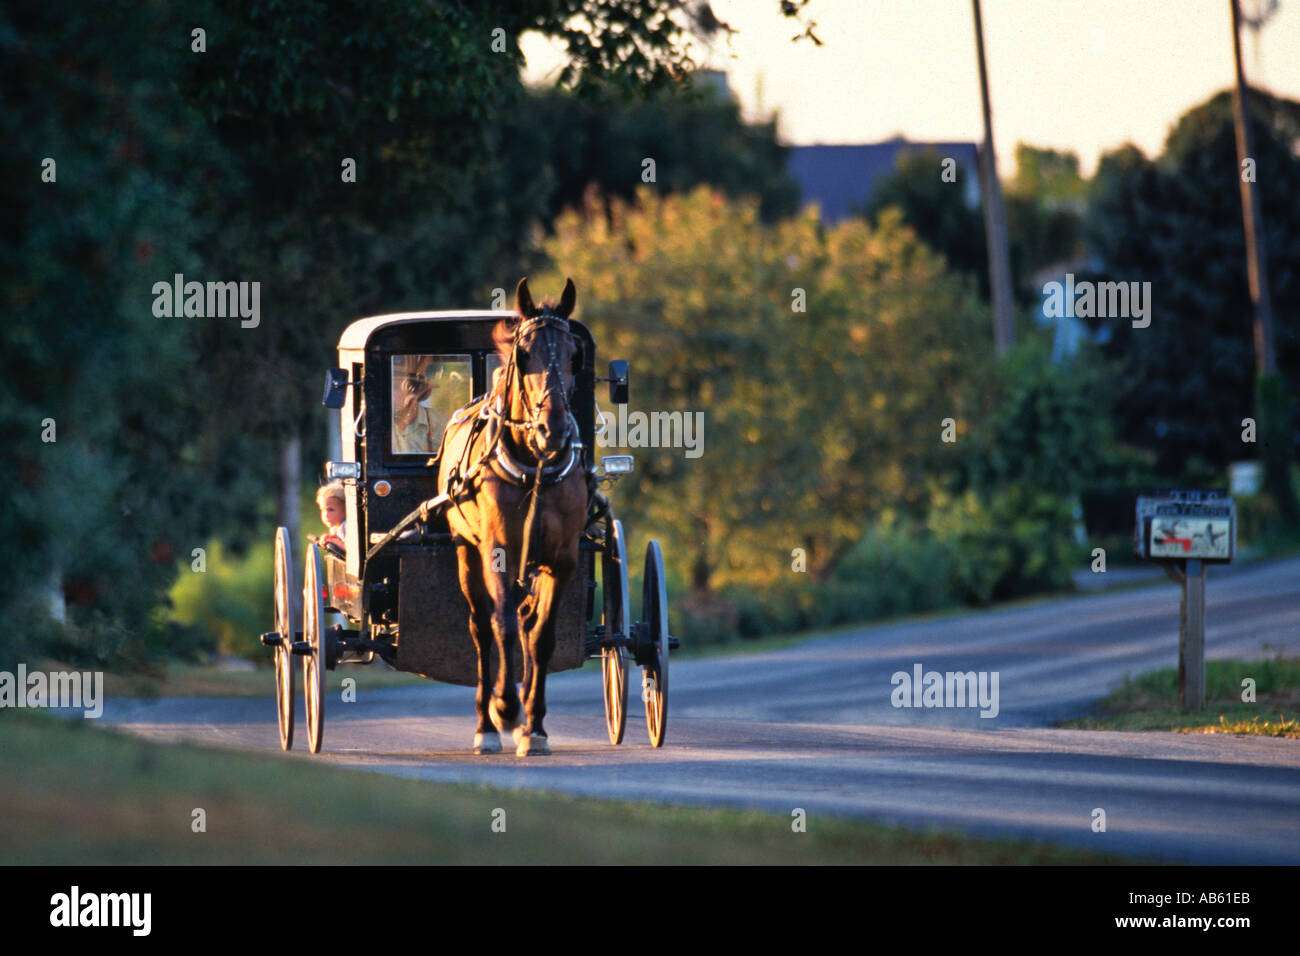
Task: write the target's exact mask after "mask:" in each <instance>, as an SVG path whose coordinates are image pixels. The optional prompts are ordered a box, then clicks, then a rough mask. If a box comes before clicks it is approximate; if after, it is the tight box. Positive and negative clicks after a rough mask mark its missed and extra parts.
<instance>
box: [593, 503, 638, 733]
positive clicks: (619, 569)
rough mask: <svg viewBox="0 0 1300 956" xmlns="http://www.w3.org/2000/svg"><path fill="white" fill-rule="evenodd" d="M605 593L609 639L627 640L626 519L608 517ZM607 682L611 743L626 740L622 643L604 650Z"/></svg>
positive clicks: (603, 573)
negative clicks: (624, 528) (624, 533)
mask: <svg viewBox="0 0 1300 956" xmlns="http://www.w3.org/2000/svg"><path fill="white" fill-rule="evenodd" d="M600 578H601V592H602V594H603V596H604V602H605V606H604V627H605V638H606V639H607V640H608V639H610V638H616V639H620V640H624V641H626V640H627V636H628V633H627V609H628V605H629V604H630V603H631V602H630V601H629V600H628V594H627V539H626V538H624V537H623V522H621V521H618V520H615V519H611V518H606V519H605V551H604V554H603V555H602V557H601V570H600ZM600 667H601V674H602V676H603V678H604V685H605V729H606V730H607V731H608V732H609V742H610V743H611V744H621V743H622V742H623V731H624V729H625V728H626V727H627V651H626V650H625V649H624V648H623V647H622V646H617V645H616V646H613V647H603V648H601V651H600Z"/></svg>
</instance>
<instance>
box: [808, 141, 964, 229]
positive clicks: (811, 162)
mask: <svg viewBox="0 0 1300 956" xmlns="http://www.w3.org/2000/svg"><path fill="white" fill-rule="evenodd" d="M927 149H932V150H934V151H935V152H937V153H938V154H939V155H940V156H951V157H953V158H954V159H956V160H957V166H958V167H959V168H960V169H961V175H963V176H969V177H970V180H968V181H971V182H974V183H978V181H979V174H978V172H977V169H978V167H977V165H976V148H975V144H974V143H914V142H911V141H909V140H905V139H891V140H886V141H885V142H883V143H862V144H859V145H850V146H792V147H791V148H790V174H791V175H792V176H794V178H795V180H796V181H797V182H798V183H799V187H800V189H802V190H803V201H804V203H805V204H807V203H811V202H816V203H818V204H820V206H821V211H822V219H824V220H825V221H826V222H828V223H834V222H838V221H839V220H841V219H843V218H844V217H846V216H848V215H849V213H850V212H851V211H852V208H853V207H854V206H859V205H862V204H863V203H865V202H866V201H867V199H868V198H869V197H870V196H871V192H872V190H873V189H874V188H875V184H876V182H877V181H878V180H880V179H882V178H884V177H886V176H888V175H890V174H891V173H892V172H893V171H894V169H895V168H896V167H897V166H898V159H899V157H900V156H902V155H903V154H905V153H911V152H921V151H924V150H927ZM975 195H978V191H976V193H975Z"/></svg>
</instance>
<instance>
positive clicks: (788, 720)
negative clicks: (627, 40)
mask: <svg viewBox="0 0 1300 956" xmlns="http://www.w3.org/2000/svg"><path fill="white" fill-rule="evenodd" d="M1178 595H1179V591H1178V588H1177V587H1176V586H1175V585H1173V584H1172V583H1170V584H1164V585H1159V586H1154V587H1143V588H1137V589H1133V590H1126V591H1122V592H1119V593H1105V594H1101V595H1096V596H1087V597H1078V598H1069V599H1059V600H1052V601H1047V602H1042V603H1036V604H1031V605H1027V606H1020V607H1011V608H1005V609H998V610H992V611H985V612H977V613H968V614H961V615H954V616H946V617H936V618H932V619H928V620H921V621H917V620H914V621H910V622H907V623H900V624H892V625H885V626H880V627H871V628H863V629H861V630H857V631H854V632H852V633H847V634H842V635H838V636H834V637H824V638H819V639H815V640H812V641H808V642H806V643H803V644H801V645H799V646H797V647H793V648H789V649H786V650H781V651H775V652H770V653H763V654H752V655H738V656H730V657H717V658H710V659H706V660H684V659H680V658H679V659H677V660H676V661H674V663H673V664H672V667H671V672H670V683H669V717H668V736H667V742H666V744H665V746H664V747H663V748H662V749H659V750H655V749H652V748H650V747H649V746H648V745H647V742H646V735H645V725H644V719H643V717H642V715H641V713H640V705H639V701H638V700H637V696H638V695H637V691H638V689H639V688H638V683H637V682H638V680H639V673H640V672H639V670H638V669H635V668H634V669H633V670H632V671H631V672H630V675H629V676H630V680H631V684H632V686H631V698H632V699H631V700H630V702H629V710H631V714H630V715H629V720H628V727H627V734H626V737H625V740H624V743H623V744H622V745H621V746H618V747H614V746H611V745H610V744H609V742H608V740H607V738H606V735H605V728H604V718H603V711H602V704H601V700H602V698H601V687H600V673H599V668H598V666H597V665H596V663H595V662H590V663H588V665H587V666H586V667H585V668H583V669H582V670H580V671H576V672H567V673H564V674H558V675H554V676H553V677H552V678H551V679H550V681H549V682H548V689H549V694H548V703H549V709H550V714H549V716H548V717H547V730H548V732H549V734H550V739H551V745H552V747H553V749H554V753H553V754H552V755H551V756H550V757H544V758H532V759H528V760H521V759H519V758H516V757H515V756H514V755H513V753H510V752H507V753H506V754H503V755H497V756H490V757H475V756H473V755H471V754H470V753H469V752H468V749H469V746H470V742H471V737H472V735H473V730H474V718H473V691H472V690H471V689H467V688H461V687H453V686H450V685H443V684H434V683H429V684H428V685H421V686H417V687H409V688H395V689H388V690H367V689H364V688H363V689H362V690H361V692H360V693H359V694H358V700H357V701H356V702H355V703H342V702H341V701H340V700H339V699H338V696H337V695H334V696H333V697H331V698H329V699H328V700H327V703H326V725H325V737H324V751H323V752H322V753H321V754H319V755H317V756H315V757H311V756H309V755H307V754H305V746H306V744H305V738H306V734H305V730H304V728H303V726H302V724H301V720H302V717H301V699H300V700H299V727H298V743H297V746H296V749H295V751H294V755H293V757H290V756H288V755H286V757H285V759H310V760H317V761H324V762H326V763H329V764H332V765H336V766H342V767H351V768H357V769H362V770H369V771H374V772H378V773H386V774H392V775H395V776H402V777H413V778H419V779H425V780H436V781H461V782H476V783H486V784H494V785H498V786H504V787H510V788H536V789H548V790H555V791H562V792H566V793H571V794H577V795H582V796H591V797H615V798H626V799H636V800H650V801H657V802H664V803H676V804H694V805H715V806H740V807H750V808H759V809H765V810H770V811H775V812H777V813H782V814H790V813H791V812H792V811H793V809H794V808H802V809H804V810H805V811H806V812H807V814H808V820H809V826H810V827H812V826H815V825H816V819H817V816H818V815H822V814H827V815H835V816H848V817H857V818H863V819H870V820H874V821H877V822H885V823H896V824H900V825H904V826H909V827H925V826H942V827H949V828H955V829H959V830H963V831H966V832H970V833H975V834H980V835H986V836H1016V837H1030V838H1035V839H1041V840H1046V841H1050V842H1053V843H1058V844H1062V845H1070V846H1076V847H1083V848H1090V849H1094V850H1099V851H1103V852H1111V853H1117V854H1123V855H1131V856H1134V857H1137V858H1139V859H1146V860H1168V861H1175V862H1195V863H1230V864H1236V863H1268V864H1295V863H1300V741H1297V740H1288V739H1274V738H1261V737H1234V736H1230V735H1226V734H1174V733H1168V732H1162V733H1117V732H1098V731H1071V730H1057V729H1052V728H1051V727H1049V726H1048V725H1049V724H1050V723H1051V722H1053V721H1056V720H1060V719H1064V718H1067V717H1071V716H1076V715H1079V714H1081V713H1084V712H1086V711H1087V709H1088V708H1089V707H1090V706H1091V705H1092V704H1094V703H1095V702H1096V701H1097V700H1098V699H1099V698H1101V697H1102V696H1104V695H1105V693H1106V692H1107V691H1108V690H1109V689H1110V688H1111V687H1112V686H1114V685H1115V684H1116V683H1117V682H1119V681H1121V680H1122V679H1123V677H1124V675H1125V674H1126V673H1131V674H1137V673H1140V672H1142V671H1146V670H1149V669H1153V668H1158V667H1168V666H1173V665H1175V664H1176V663H1177V660H1178ZM1206 619H1207V627H1206V647H1207V656H1208V657H1209V658H1211V659H1213V658H1224V657H1232V658H1259V657H1264V656H1271V655H1272V654H1274V653H1277V652H1278V651H1285V652H1287V653H1288V654H1297V653H1300V560H1291V561H1285V562H1278V563H1273V564H1268V565H1261V566H1255V567H1252V568H1240V569H1235V570H1234V571H1233V572H1232V573H1231V574H1223V573H1221V572H1218V571H1217V570H1216V569H1211V571H1210V575H1209V578H1208V581H1207V586H1206ZM917 665H920V667H921V669H922V672H928V671H938V672H945V673H946V672H949V671H953V672H967V671H975V672H985V673H986V674H987V675H988V676H989V677H990V678H991V676H992V674H994V673H996V674H997V678H998V683H997V688H998V694H997V705H998V706H997V714H996V716H991V717H981V716H980V712H981V708H980V707H978V706H976V707H970V706H964V707H963V706H948V707H917V706H913V707H896V706H894V702H893V701H891V697H896V696H897V695H898V693H901V691H898V692H896V686H895V683H894V682H893V680H892V678H893V675H894V674H896V673H900V672H901V673H906V674H908V675H912V674H914V672H915V667H916V666H917ZM270 680H271V678H269V677H268V681H269V683H268V691H267V697H266V699H264V700H258V699H238V698H227V699H215V698H214V699H194V698H172V699H162V700H157V701H137V700H125V699H116V700H110V701H109V702H108V704H107V706H106V709H105V714H104V719H105V720H106V721H108V722H110V723H113V724H116V725H119V726H121V727H122V728H123V729H126V730H128V731H130V732H132V733H136V734H139V735H140V736H142V737H146V738H149V739H152V740H162V741H174V740H187V741H193V742H198V743H204V744H208V745H215V746H222V747H230V748H235V749H240V750H250V751H264V752H279V740H278V737H277V734H276V728H275V704H274V701H273V699H272V696H271V683H270ZM986 687H988V688H989V689H991V684H986ZM299 697H300V698H301V691H300V693H299ZM922 702H923V699H922ZM950 703H954V704H955V703H957V701H955V700H954V701H950ZM983 709H984V711H985V712H990V711H991V710H992V708H991V707H985V708H983ZM1098 808H1100V809H1101V810H1104V811H1105V822H1106V829H1105V832H1095V831H1094V829H1093V821H1094V818H1095V812H1094V811H1095V810H1096V809H1098Z"/></svg>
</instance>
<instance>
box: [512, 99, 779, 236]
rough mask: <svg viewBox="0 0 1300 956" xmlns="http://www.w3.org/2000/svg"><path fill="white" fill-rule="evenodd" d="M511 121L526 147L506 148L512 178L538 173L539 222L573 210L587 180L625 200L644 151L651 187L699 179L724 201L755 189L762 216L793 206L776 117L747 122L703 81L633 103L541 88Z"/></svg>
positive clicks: (685, 186)
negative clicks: (542, 188)
mask: <svg viewBox="0 0 1300 956" xmlns="http://www.w3.org/2000/svg"><path fill="white" fill-rule="evenodd" d="M510 125H511V128H512V129H514V130H516V136H517V137H518V139H519V141H521V142H527V143H529V144H530V146H531V149H530V150H529V151H528V152H526V153H524V152H519V153H510V154H508V155H507V157H506V158H507V162H510V163H511V164H512V165H514V166H516V167H519V168H518V169H517V170H516V171H514V172H513V173H512V174H511V179H512V180H513V181H516V182H527V181H529V180H530V179H533V178H536V177H538V176H539V174H540V177H541V178H543V179H544V180H545V183H546V189H547V191H546V195H545V198H544V205H543V212H542V223H543V224H544V225H545V226H547V227H549V226H550V224H551V223H552V221H553V220H554V219H555V217H556V216H558V215H559V214H560V213H561V212H562V211H563V210H564V209H566V208H569V207H580V206H581V205H582V203H583V195H584V193H585V192H586V190H587V188H588V187H589V186H592V185H595V186H596V188H597V189H598V190H599V192H600V193H601V194H602V195H605V196H609V197H615V196H616V197H618V198H620V199H624V200H631V199H632V198H633V197H634V196H635V194H636V189H637V187H638V186H640V185H641V184H642V182H643V180H642V169H643V162H644V160H645V159H647V158H649V159H653V160H654V161H655V184H656V188H658V189H660V190H668V191H673V192H685V191H689V190H691V189H693V188H694V187H695V186H698V185H700V184H702V183H707V184H709V185H711V186H713V187H715V188H717V189H719V190H721V191H722V192H723V193H725V194H726V195H727V196H729V197H732V198H736V197H739V196H742V195H752V196H757V197H759V203H760V209H761V212H762V217H763V220H764V221H765V222H769V223H770V222H774V221H775V220H777V219H781V218H785V217H787V216H790V215H792V214H793V213H794V212H795V211H796V210H797V209H798V206H799V185H798V183H796V182H795V180H794V179H793V178H792V177H791V176H790V173H789V171H788V169H787V154H788V152H789V149H788V147H786V146H783V145H782V144H781V143H780V142H779V141H778V140H777V133H776V123H775V122H774V121H772V122H767V123H759V124H755V125H749V124H746V123H745V122H744V121H743V120H742V119H741V117H740V108H739V105H738V104H737V103H736V101H735V100H734V99H732V98H730V97H728V96H725V95H723V94H722V93H721V92H719V91H716V90H713V89H710V88H708V87H703V88H700V87H687V86H681V87H672V88H669V89H666V90H664V91H662V92H658V93H655V94H650V95H647V96H646V97H644V98H642V99H638V100H632V101H624V100H622V99H618V98H615V97H609V96H606V97H602V98H599V99H597V98H594V97H590V96H588V97H582V96H577V95H574V94H572V93H568V92H566V91H564V90H562V89H559V88H553V89H547V90H542V91H539V92H534V93H530V94H529V95H527V96H525V97H523V98H522V99H521V100H520V101H519V102H518V103H517V104H516V106H515V117H514V118H513V119H512V121H511V124H510Z"/></svg>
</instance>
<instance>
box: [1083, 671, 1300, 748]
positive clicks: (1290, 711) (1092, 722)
mask: <svg viewBox="0 0 1300 956" xmlns="http://www.w3.org/2000/svg"><path fill="white" fill-rule="evenodd" d="M1246 680H1253V681H1254V682H1255V687H1254V690H1255V700H1254V701H1253V702H1248V701H1243V700H1242V699H1241V698H1242V694H1243V693H1244V692H1245V685H1244V682H1245V681H1246ZM1205 699H1206V706H1205V708H1204V709H1203V710H1197V711H1183V710H1180V709H1179V707H1178V669H1177V668H1174V667H1166V668H1162V669H1161V670H1157V671H1150V672H1148V673H1146V674H1142V675H1140V676H1138V677H1136V678H1130V677H1126V678H1125V679H1124V683H1123V684H1121V685H1120V686H1119V687H1118V688H1116V689H1115V690H1114V691H1112V692H1111V693H1110V695H1109V696H1107V697H1106V698H1105V700H1103V701H1102V702H1101V703H1100V704H1099V705H1098V707H1097V713H1096V714H1095V715H1093V716H1090V717H1080V718H1078V719H1076V720H1068V721H1065V722H1064V723H1060V724H1057V726H1058V727H1069V728H1074V729H1077V730H1175V731H1179V732H1181V733H1185V734H1187V733H1199V734H1252V735H1257V736H1266V737H1298V738H1300V658H1293V657H1273V658H1265V659H1264V660H1255V661H1207V662H1206V664H1205Z"/></svg>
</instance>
